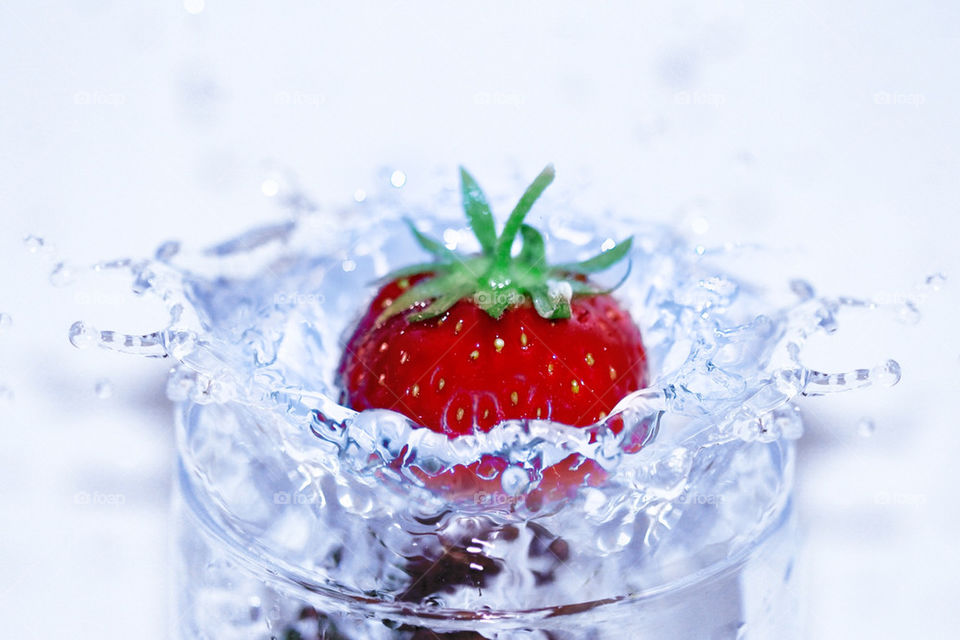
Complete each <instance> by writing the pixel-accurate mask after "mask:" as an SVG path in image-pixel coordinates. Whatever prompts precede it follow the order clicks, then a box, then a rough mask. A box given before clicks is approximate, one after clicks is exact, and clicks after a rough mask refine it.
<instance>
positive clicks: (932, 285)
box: [923, 273, 947, 291]
mask: <svg viewBox="0 0 960 640" xmlns="http://www.w3.org/2000/svg"><path fill="white" fill-rule="evenodd" d="M946 281H947V277H946V276H945V275H943V274H942V273H934V274H931V275H929V276H927V279H926V280H924V282H923V283H924V286H926V288H927V289H929V290H930V291H940V289H942V288H943V284H944V283H945V282H946Z"/></svg>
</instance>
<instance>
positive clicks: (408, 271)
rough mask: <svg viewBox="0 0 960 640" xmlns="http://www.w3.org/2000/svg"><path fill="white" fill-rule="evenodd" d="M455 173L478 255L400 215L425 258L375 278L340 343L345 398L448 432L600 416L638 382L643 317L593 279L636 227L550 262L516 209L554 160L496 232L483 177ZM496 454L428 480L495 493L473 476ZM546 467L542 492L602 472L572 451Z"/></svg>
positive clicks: (544, 180) (618, 255) (620, 254)
mask: <svg viewBox="0 0 960 640" xmlns="http://www.w3.org/2000/svg"><path fill="white" fill-rule="evenodd" d="M460 175H461V187H462V193H463V203H464V209H465V211H466V214H467V217H468V219H469V222H470V226H471V228H472V230H473V232H474V234H475V235H476V237H477V239H478V240H479V243H480V246H481V248H482V251H481V253H480V254H478V255H468V256H466V255H461V254H458V253H455V252H453V251H451V250H449V249H447V248H446V247H445V246H444V245H443V244H441V243H440V242H438V241H437V240H434V239H432V238H429V237H428V236H426V235H424V234H423V233H421V232H420V231H418V230H417V228H416V227H415V226H414V224H413V223H412V222H411V221H409V220H408V221H407V223H408V225H409V226H410V229H411V231H412V233H413V234H414V236H415V238H416V240H417V242H418V243H419V245H420V246H421V247H422V248H423V249H425V250H426V251H427V252H429V253H430V254H432V255H433V257H434V260H433V261H432V262H428V263H423V264H418V265H414V266H412V267H408V268H404V269H402V270H399V271H396V272H394V273H392V274H390V275H388V276H387V277H386V278H385V279H384V281H383V282H384V284H383V285H382V287H381V288H380V290H379V291H378V293H377V294H376V295H375V296H374V298H373V301H372V302H371V303H370V305H369V307H368V309H367V310H366V312H365V313H364V314H363V316H362V317H361V318H360V320H359V323H358V324H357V326H356V329H355V330H354V332H353V334H352V336H351V337H350V338H349V340H348V341H347V344H346V348H345V350H344V353H343V358H342V360H341V363H340V367H339V369H338V378H339V383H340V386H341V389H342V390H343V393H342V398H341V400H342V402H343V403H345V404H348V405H349V406H351V407H352V408H354V409H356V410H364V409H373V408H379V409H392V410H394V411H397V412H400V413H402V414H404V415H406V416H407V417H409V418H411V419H412V420H414V421H415V422H416V423H417V424H419V425H422V426H423V427H425V428H428V429H432V430H434V431H437V432H440V433H445V434H447V435H448V436H449V437H450V438H456V437H458V436H461V435H464V434H469V433H472V432H474V431H489V430H490V429H491V428H493V427H494V426H495V425H496V424H497V423H499V422H501V421H503V420H510V419H537V418H539V419H544V420H547V419H549V420H552V421H555V422H561V423H565V424H568V425H572V426H576V427H584V426H588V425H591V424H593V423H595V422H597V421H600V420H603V419H604V417H605V416H606V415H607V414H608V413H609V412H610V411H611V410H612V409H613V407H614V406H615V405H616V404H617V402H618V401H619V400H620V399H621V398H622V397H623V396H625V395H626V394H628V393H630V392H632V391H634V390H636V389H639V388H642V387H643V386H644V385H645V383H646V376H647V371H646V354H645V352H644V347H643V343H642V341H641V338H640V331H639V329H638V328H637V326H636V325H635V324H634V322H633V320H632V319H631V317H630V314H629V312H628V311H627V310H626V309H625V308H624V307H622V306H621V305H620V304H619V303H618V302H617V300H616V299H615V298H613V296H611V295H610V292H609V291H608V290H604V289H603V288H601V287H599V286H598V285H596V284H594V283H593V282H591V281H590V280H589V276H590V275H591V274H594V273H596V272H599V271H602V270H604V269H606V268H608V267H610V266H612V265H613V264H615V263H617V262H619V261H620V260H622V259H623V258H624V257H625V256H626V255H627V254H628V253H629V251H630V247H631V241H632V239H631V238H628V239H627V240H626V241H624V242H621V243H619V244H616V245H614V246H613V247H612V248H610V249H608V250H607V251H604V252H602V253H600V254H599V255H597V256H595V257H593V258H591V259H589V260H585V261H583V262H576V263H567V264H560V265H554V266H550V265H548V264H547V262H546V254H545V246H544V239H543V236H542V235H541V234H540V233H539V232H538V231H537V230H536V229H535V228H533V227H531V226H529V225H527V224H525V223H524V218H525V216H526V215H527V213H528V212H529V211H530V209H531V207H532V206H533V204H534V202H535V201H536V200H537V198H538V197H539V196H540V194H541V193H542V192H543V191H544V189H545V188H546V187H547V186H548V185H549V184H550V183H551V182H552V180H553V176H554V173H553V168H552V166H548V167H547V168H546V169H544V171H543V172H541V173H540V175H539V176H538V177H537V178H536V180H534V182H533V183H532V184H531V185H530V187H528V188H527V190H526V192H525V193H524V194H523V196H522V197H521V198H520V201H519V203H518V204H517V206H516V207H515V208H514V210H513V212H512V213H511V214H510V216H509V218H508V219H507V221H506V224H505V225H504V227H503V229H502V231H501V232H500V234H499V235H498V234H497V232H496V228H495V225H494V220H493V215H492V214H491V212H490V207H489V205H488V204H487V200H486V197H485V196H484V194H483V192H482V191H481V190H480V187H479V185H477V183H476V181H475V180H474V179H473V177H471V176H470V174H469V173H467V172H466V171H465V170H463V169H461V171H460ZM518 234H519V236H520V238H521V240H522V245H521V249H520V251H519V252H518V253H517V254H516V255H514V254H513V251H512V249H513V245H514V243H515V240H516V237H517V235H518ZM611 426H612V427H613V428H614V429H615V430H616V425H615V424H614V425H611ZM506 466H507V463H506V461H504V460H502V459H499V458H494V457H488V458H486V459H484V460H479V461H477V463H475V464H474V465H471V467H470V468H468V469H463V468H458V469H455V470H454V471H453V472H452V473H450V474H448V477H446V478H443V479H442V480H437V479H433V484H432V486H435V487H436V486H440V488H442V489H444V490H445V491H448V492H451V493H462V492H463V491H466V490H474V491H476V490H487V489H490V490H491V493H494V492H495V491H497V490H498V489H499V483H498V482H495V481H494V482H492V483H489V482H486V483H485V482H484V481H482V478H483V477H490V476H491V475H495V474H494V473H491V471H501V470H502V469H503V468H505V467H506ZM553 471H555V473H554V474H553V476H552V477H547V475H545V477H544V478H543V480H542V481H541V484H540V489H541V491H544V492H546V494H547V495H554V494H556V493H558V492H559V493H562V492H563V491H565V490H566V489H567V488H569V487H570V486H576V485H579V484H580V483H582V482H583V481H585V480H588V481H592V482H597V481H599V479H600V478H599V476H600V475H601V474H600V469H599V467H598V466H597V465H595V464H593V463H592V462H591V461H584V460H583V459H582V458H580V457H579V456H571V457H570V458H568V459H567V460H564V461H563V462H561V463H560V464H558V465H556V468H554V469H553Z"/></svg>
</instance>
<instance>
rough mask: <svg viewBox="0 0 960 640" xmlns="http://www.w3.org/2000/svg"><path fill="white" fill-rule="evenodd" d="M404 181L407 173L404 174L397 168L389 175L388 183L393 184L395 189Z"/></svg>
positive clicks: (403, 183)
mask: <svg viewBox="0 0 960 640" xmlns="http://www.w3.org/2000/svg"><path fill="white" fill-rule="evenodd" d="M406 183H407V174H405V173H404V172H403V171H400V170H399V169H397V170H396V171H394V172H393V173H392V174H391V175H390V184H392V185H393V186H395V187H396V188H397V189H399V188H400V187H402V186H403V185H405V184H406Z"/></svg>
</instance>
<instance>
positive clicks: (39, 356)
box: [0, 0, 960, 639]
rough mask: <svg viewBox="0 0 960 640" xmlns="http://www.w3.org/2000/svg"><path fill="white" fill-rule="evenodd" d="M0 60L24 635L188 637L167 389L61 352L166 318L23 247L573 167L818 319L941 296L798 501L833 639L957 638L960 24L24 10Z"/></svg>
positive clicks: (918, 17) (212, 233)
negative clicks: (893, 373)
mask: <svg viewBox="0 0 960 640" xmlns="http://www.w3.org/2000/svg"><path fill="white" fill-rule="evenodd" d="M0 43H2V45H0V46H2V49H0V56H2V57H0V114H2V115H0V212H2V213H0V215H2V225H0V229H2V233H0V273H2V285H0V312H2V313H6V314H9V317H10V319H11V320H12V322H11V324H10V326H8V327H3V326H2V325H0V386H2V387H3V391H0V569H2V570H0V617H2V619H3V620H4V627H5V628H4V631H3V632H2V633H0V635H3V636H4V637H10V638H45V637H58V636H67V635H69V636H71V637H96V638H129V637H131V636H136V637H139V638H145V639H149V638H163V637H165V636H166V632H165V629H166V617H167V603H166V600H167V590H168V576H167V567H168V565H169V564H170V556H169V550H168V549H167V547H166V545H167V527H168V517H167V500H168V492H169V481H168V479H169V473H170V468H171V463H172V443H171V422H172V420H171V411H170V407H169V406H168V403H167V402H166V400H165V399H164V397H163V382H164V375H165V366H164V364H163V363H162V362H157V361H152V362H147V361H142V360H137V359H131V358H124V357H122V356H119V355H113V354H108V353H91V352H87V351H85V352H78V351H76V350H74V349H72V348H71V347H70V346H69V344H68V343H67V339H66V334H67V328H68V327H69V326H70V324H71V323H72V322H73V321H74V320H76V319H78V318H80V317H84V318H89V319H93V320H96V317H97V316H98V315H99V316H102V317H107V318H110V320H111V324H112V325H114V326H118V328H122V329H125V330H129V331H141V330H144V331H146V330H150V329H152V328H153V326H152V325H153V319H155V318H156V315H154V314H155V311H156V310H154V309H149V308H140V307H139V306H138V305H130V304H128V303H126V302H125V300H126V299H125V298H122V297H120V296H119V294H114V293H111V292H109V291H107V292H104V293H102V294H100V293H98V294H95V295H90V294H88V295H85V296H84V295H80V294H78V293H77V291H78V289H63V288H53V287H51V286H50V285H49V283H48V278H47V274H48V271H49V268H50V264H49V261H50V260H51V257H50V255H46V256H45V255H42V254H39V255H33V254H30V253H29V252H27V251H26V250H25V249H24V247H23V241H22V239H23V237H24V236H25V235H26V234H36V235H38V236H41V237H43V238H44V239H45V240H47V241H48V242H49V243H54V244H56V247H57V249H56V255H59V256H60V257H61V258H62V259H66V260H70V261H74V262H89V261H94V260H99V259H102V258H106V257H115V256H127V255H134V256H139V255H146V254H148V253H151V252H152V251H153V249H154V248H155V247H156V246H157V245H158V244H159V243H160V242H161V241H163V240H166V239H169V238H180V239H182V240H184V241H185V242H186V243H188V244H190V245H194V246H197V245H202V244H205V243H207V242H211V241H213V240H216V239H220V238H222V237H224V236H225V235H229V234H232V233H234V232H237V231H240V230H243V229H244V228H246V227H249V226H251V225H253V224H256V223H259V222H264V221H269V220H270V219H272V218H275V217H277V216H278V215H280V212H279V211H278V209H277V207H276V204H275V203H274V202H271V198H270V197H268V196H266V195H265V194H264V189H263V188H262V186H263V183H264V181H265V180H270V179H273V178H274V177H275V176H282V175H288V174H289V175H295V176H296V177H297V180H298V181H299V183H300V184H301V185H302V186H303V187H304V189H305V190H306V191H307V192H309V193H310V194H311V195H312V196H314V197H315V198H317V199H318V200H319V201H320V202H337V201H344V200H346V199H348V198H350V197H351V195H352V194H353V193H354V190H355V189H357V188H363V189H368V190H373V189H376V188H378V187H379V186H381V185H382V181H383V179H384V178H383V175H382V174H381V173H379V172H380V170H381V169H383V168H400V169H403V170H405V171H406V172H407V174H408V182H409V186H410V188H411V189H414V188H416V183H417V180H418V178H419V177H420V176H425V175H426V174H427V172H431V171H433V170H434V168H435V167H437V166H448V167H449V166H454V165H455V164H457V163H461V162H462V163H464V164H466V165H468V166H469V167H470V168H471V170H472V171H473V172H474V174H475V175H477V176H479V177H481V181H482V182H484V183H485V184H486V183H488V182H490V183H492V184H496V183H497V181H498V180H499V181H500V183H501V184H503V183H505V182H506V181H508V180H513V176H514V175H515V174H516V173H517V172H520V173H522V174H523V175H533V174H535V173H536V171H538V170H539V169H540V168H541V167H542V165H543V164H544V163H545V162H547V161H552V162H554V163H555V165H556V166H557V168H558V175H559V178H558V182H559V183H561V184H563V183H564V182H563V181H564V180H566V181H567V182H566V183H565V184H566V186H567V187H569V188H570V189H571V191H576V189H580V188H582V189H584V190H585V191H589V192H590V193H591V194H593V197H596V198H600V199H601V200H602V201H604V202H608V203H610V204H612V205H614V206H617V207H619V208H620V209H621V210H626V211H628V212H630V213H631V214H634V215H636V216H638V217H644V218H648V219H657V220H664V221H670V222H673V223H675V224H678V225H689V224H690V222H691V220H700V219H702V220H705V221H706V222H707V223H709V226H707V225H704V224H703V223H702V222H700V223H698V225H697V229H696V230H694V229H691V232H693V231H700V232H703V238H704V240H703V241H704V242H705V243H708V244H719V243H723V242H726V241H746V242H760V243H763V244H765V245H767V246H772V247H775V248H776V249H778V250H781V251H782V252H783V257H782V267H783V269H784V272H785V273H790V274H794V275H803V276H805V277H807V278H808V279H809V280H810V281H812V282H813V283H814V284H815V285H816V286H817V287H818V289H820V290H822V291H824V292H826V293H834V294H836V293H852V294H858V295H864V296H874V297H880V298H886V299H891V298H893V297H896V296H899V295H903V294H909V293H911V292H914V291H915V287H916V286H917V285H918V284H919V283H922V282H923V280H924V278H926V277H927V276H929V275H931V274H935V273H944V274H945V275H946V276H947V278H948V279H947V281H946V283H945V285H944V287H943V289H942V290H941V291H940V292H938V293H935V294H932V295H929V296H927V298H926V300H925V301H924V304H923V305H922V309H921V310H922V314H923V318H922V320H921V321H920V322H919V323H916V324H911V323H900V322H897V321H895V320H894V319H893V318H887V317H884V316H879V315H878V316H873V317H870V318H866V319H860V320H859V321H857V322H852V323H850V327H851V328H850V330H847V331H843V330H841V333H840V335H839V336H837V337H836V338H832V339H831V340H829V341H827V340H824V341H821V342H820V343H818V344H816V345H814V347H815V349H814V352H813V353H811V362H812V363H813V364H815V365H819V366H820V367H822V368H825V369H828V370H844V369H849V368H853V367H855V366H860V365H862V364H864V363H865V362H866V363H872V362H877V361H881V360H882V359H884V358H886V357H894V358H897V359H898V360H899V361H900V362H901V364H902V365H903V371H904V379H903V381H902V383H901V384H900V385H898V386H897V387H895V388H893V389H890V390H875V391H869V392H865V393H856V394H850V395H848V396H843V397H834V398H828V399H822V400H819V401H811V402H807V403H806V404H805V405H804V410H805V412H806V414H807V417H808V420H809V433H808V435H807V437H805V439H804V440H803V441H802V443H801V449H800V468H799V474H800V477H799V480H798V500H799V507H800V515H801V520H802V526H803V531H804V545H803V549H802V552H801V566H802V573H801V575H802V577H803V584H804V589H805V597H804V601H805V620H806V635H807V636H808V637H811V638H827V639H829V638H844V639H847V638H858V637H871V638H888V637H889V638H893V637H931V638H934V637H949V636H951V635H953V633H954V630H955V629H956V628H958V627H960V609H958V608H957V607H956V606H955V604H954V603H955V600H956V597H957V596H960V579H958V577H957V576H958V575H960V557H958V556H960V553H958V551H957V544H956V540H957V539H958V537H960V508H958V506H957V502H958V501H957V500H956V495H955V487H956V486H958V480H960V470H958V469H960V465H957V464H956V463H955V461H954V460H953V457H954V456H955V455H957V453H956V452H960V446H958V445H960V436H958V433H957V428H956V419H955V418H954V416H953V410H954V401H955V399H956V397H957V392H958V390H960V337H958V333H957V331H956V328H955V327H956V321H955V318H956V314H957V312H958V311H960V304H958V302H960V296H958V294H957V284H956V282H955V280H954V279H951V278H956V276H957V275H958V274H960V258H958V251H957V250H956V248H955V245H956V243H957V237H958V234H960V223H958V221H957V219H958V214H960V181H958V179H957V176H958V175H960V151H958V149H960V75H958V74H957V73H956V69H955V66H956V60H957V59H958V57H960V56H958V54H960V5H957V4H948V3H937V2H929V1H928V2H917V3H910V4H909V5H908V4H902V3H893V2H850V3H844V4H842V5H839V6H836V5H835V4H834V3H828V2H824V1H822V0H810V1H808V2H801V3H794V4H791V5H789V6H780V5H768V4H765V3H748V2H732V3H722V4H719V3H702V4H701V3H694V2H685V1H682V2H672V3H650V2H643V3H633V2H603V3H569V2H539V1H538V2H523V3H507V2H484V3H475V2H458V3H446V2H443V3H441V2H423V3H418V4H416V5H404V4H402V3H396V2H352V3H334V2H304V1H295V0H289V1H287V2H283V3H253V2H225V1H222V0H207V1H206V2H204V0H183V1H177V0H167V1H165V2H153V3H148V2H118V1H116V0H85V1H84V2H60V3H57V2H30V3H26V2H19V3H15V2H6V3H2V4H0ZM454 177H455V176H454V175H453V174H452V173H451V176H450V179H451V182H452V181H453V180H454ZM267 192H268V193H269V189H267ZM51 255H53V254H51ZM839 345H843V349H838V346H839ZM98 380H109V381H110V385H109V386H110V387H111V388H110V389H108V388H107V385H101V386H100V393H99V394H98V393H97V391H96V389H95V387H96V386H97V384H96V383H97V381H98ZM108 390H109V391H111V393H107V391H108ZM101 396H109V397H101ZM864 418H869V419H871V420H872V421H873V423H874V424H875V431H874V432H873V434H872V435H871V436H870V437H864V436H863V435H861V433H860V432H862V431H865V430H864V429H862V428H860V427H858V425H860V423H861V422H862V420H863V419H864Z"/></svg>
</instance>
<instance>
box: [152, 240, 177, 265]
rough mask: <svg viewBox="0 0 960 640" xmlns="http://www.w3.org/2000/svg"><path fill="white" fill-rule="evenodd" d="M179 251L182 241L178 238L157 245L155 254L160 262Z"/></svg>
mask: <svg viewBox="0 0 960 640" xmlns="http://www.w3.org/2000/svg"><path fill="white" fill-rule="evenodd" d="M178 253H180V243H179V242H177V241H176V240H168V241H167V242H164V243H163V244H162V245H160V246H159V247H157V252H156V254H154V256H155V257H156V259H157V260H159V261H160V262H166V261H167V260H169V259H170V258H172V257H173V256H175V255H177V254H178Z"/></svg>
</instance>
